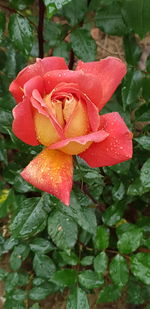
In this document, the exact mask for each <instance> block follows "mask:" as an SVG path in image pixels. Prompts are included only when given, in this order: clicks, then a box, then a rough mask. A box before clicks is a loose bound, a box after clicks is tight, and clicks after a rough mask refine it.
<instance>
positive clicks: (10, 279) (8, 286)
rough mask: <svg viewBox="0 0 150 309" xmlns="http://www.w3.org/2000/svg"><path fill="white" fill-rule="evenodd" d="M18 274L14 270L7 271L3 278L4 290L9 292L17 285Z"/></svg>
mask: <svg viewBox="0 0 150 309" xmlns="http://www.w3.org/2000/svg"><path fill="white" fill-rule="evenodd" d="M18 282H19V275H18V273H16V272H13V273H9V274H8V276H7V278H6V280H5V291H6V292H8V293H10V292H11V291H13V290H14V288H15V287H16V286H17V285H18Z"/></svg>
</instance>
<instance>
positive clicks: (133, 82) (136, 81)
mask: <svg viewBox="0 0 150 309" xmlns="http://www.w3.org/2000/svg"><path fill="white" fill-rule="evenodd" d="M142 80H143V73H142V72H141V71H140V70H136V69H132V68H131V69H129V70H128V73H127V75H126V76H125V78H124V82H123V87H122V100H123V106H124V109H126V106H129V105H130V106H132V108H133V106H135V104H136V102H137V98H138V95H139V92H140V89H141V87H142Z"/></svg>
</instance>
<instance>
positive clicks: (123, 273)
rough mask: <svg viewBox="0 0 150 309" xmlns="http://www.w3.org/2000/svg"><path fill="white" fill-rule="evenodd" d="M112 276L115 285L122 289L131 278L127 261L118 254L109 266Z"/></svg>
mask: <svg viewBox="0 0 150 309" xmlns="http://www.w3.org/2000/svg"><path fill="white" fill-rule="evenodd" d="M109 270H110V276H111V279H112V281H113V282H114V284H116V285H118V286H119V287H122V286H124V285H126V284H127V282H128V277H129V270H128V266H127V263H126V260H125V258H124V257H123V256H121V255H119V254H117V255H116V256H115V257H114V258H113V259H112V260H111V263H110V266H109Z"/></svg>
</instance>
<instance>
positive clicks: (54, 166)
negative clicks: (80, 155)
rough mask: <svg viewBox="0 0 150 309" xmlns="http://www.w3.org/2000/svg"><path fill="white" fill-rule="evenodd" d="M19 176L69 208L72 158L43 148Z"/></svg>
mask: <svg viewBox="0 0 150 309" xmlns="http://www.w3.org/2000/svg"><path fill="white" fill-rule="evenodd" d="M21 176H22V177H23V178H24V179H25V180H26V181H28V182H29V183H30V184H32V185H33V186H35V187H37V188H38V189H40V190H43V191H45V192H48V193H50V194H53V195H55V196H56V197H57V198H59V199H60V200H61V201H62V202H63V203H64V204H66V205H67V206H69V203H70V191H71V188H72V176H73V164H72V156H70V155H67V154H65V153H63V152H61V151H58V150H49V149H47V148H45V149H44V150H43V151H42V152H41V153H40V154H39V155H38V156H37V157H36V158H34V159H33V160H32V161H31V162H30V163H29V164H28V165H27V166H26V167H25V169H24V170H23V171H22V173H21Z"/></svg>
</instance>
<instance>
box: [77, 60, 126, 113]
mask: <svg viewBox="0 0 150 309" xmlns="http://www.w3.org/2000/svg"><path fill="white" fill-rule="evenodd" d="M80 70H82V71H83V72H84V73H85V74H89V73H91V74H93V75H95V76H96V77H97V78H98V80H99V83H100V86H101V88H102V93H103V96H102V98H101V100H100V101H99V105H98V106H99V109H100V110H101V109H102V108H103V106H104V105H105V104H106V103H107V102H108V100H109V99H110V98H111V96H112V94H113V93H114V91H115V90H116V88H117V87H118V85H119V84H120V82H121V80H122V78H123V77H124V75H125V74H126V65H125V63H123V62H122V61H121V60H120V59H118V58H114V57H107V58H106V59H102V60H100V61H95V62H87V63H84V62H82V61H79V62H78V65H77V68H76V71H80ZM96 93H97V91H96Z"/></svg>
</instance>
